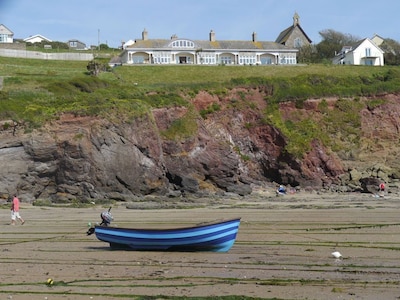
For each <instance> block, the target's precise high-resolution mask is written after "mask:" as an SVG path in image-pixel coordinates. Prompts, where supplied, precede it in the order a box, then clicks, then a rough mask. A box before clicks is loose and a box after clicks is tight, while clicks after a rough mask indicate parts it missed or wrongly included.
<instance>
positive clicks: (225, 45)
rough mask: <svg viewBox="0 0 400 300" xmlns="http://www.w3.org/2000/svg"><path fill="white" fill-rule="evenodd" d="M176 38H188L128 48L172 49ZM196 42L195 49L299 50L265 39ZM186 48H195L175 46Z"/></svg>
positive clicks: (143, 43)
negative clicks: (171, 44) (171, 45)
mask: <svg viewBox="0 0 400 300" xmlns="http://www.w3.org/2000/svg"><path fill="white" fill-rule="evenodd" d="M176 40H188V39H183V38H175V39H148V40H136V42H135V43H134V44H133V45H130V46H128V47H126V49H127V50H132V49H172V47H170V46H169V45H170V43H172V42H173V41H176ZM189 41H192V42H193V43H194V44H195V48H194V49H202V50H224V49H226V50H249V51H251V50H254V51H256V50H281V51H282V50H283V51H284V50H289V51H297V49H292V48H290V47H287V46H285V45H281V44H278V43H275V42H265V41H255V42H253V41H236V40H220V41H219V40H217V41H207V40H189ZM174 49H181V50H182V51H185V50H193V49H190V48H174Z"/></svg>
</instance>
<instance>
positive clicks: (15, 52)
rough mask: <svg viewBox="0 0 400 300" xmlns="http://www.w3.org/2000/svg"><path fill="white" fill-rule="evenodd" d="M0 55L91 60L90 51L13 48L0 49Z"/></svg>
mask: <svg viewBox="0 0 400 300" xmlns="http://www.w3.org/2000/svg"><path fill="white" fill-rule="evenodd" d="M0 56H5V57H15V58H34V59H45V60H87V61H90V60H92V59H93V58H94V57H93V54H92V53H79V52H78V53H70V52H65V53H44V52H37V51H24V50H14V49H0Z"/></svg>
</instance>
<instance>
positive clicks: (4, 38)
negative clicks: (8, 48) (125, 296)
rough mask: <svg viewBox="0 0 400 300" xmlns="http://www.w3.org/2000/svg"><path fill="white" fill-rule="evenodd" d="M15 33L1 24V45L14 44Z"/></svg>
mask: <svg viewBox="0 0 400 300" xmlns="http://www.w3.org/2000/svg"><path fill="white" fill-rule="evenodd" d="M13 42H14V33H13V32H12V31H11V30H10V29H8V28H7V27H6V26H5V25H3V24H0V43H13Z"/></svg>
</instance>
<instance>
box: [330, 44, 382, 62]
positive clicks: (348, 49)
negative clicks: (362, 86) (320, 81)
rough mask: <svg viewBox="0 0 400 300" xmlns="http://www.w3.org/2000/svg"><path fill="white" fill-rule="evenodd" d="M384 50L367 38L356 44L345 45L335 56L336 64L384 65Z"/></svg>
mask: <svg viewBox="0 0 400 300" xmlns="http://www.w3.org/2000/svg"><path fill="white" fill-rule="evenodd" d="M383 53H384V52H383V50H382V49H381V48H379V47H378V46H377V45H376V44H375V43H374V42H373V41H372V40H370V39H368V38H366V39H364V40H361V41H358V42H357V43H356V44H355V45H350V46H345V47H343V48H342V50H341V51H340V52H339V53H338V54H337V55H336V56H335V57H334V58H333V63H334V64H341V65H367V66H383V65H384V59H383Z"/></svg>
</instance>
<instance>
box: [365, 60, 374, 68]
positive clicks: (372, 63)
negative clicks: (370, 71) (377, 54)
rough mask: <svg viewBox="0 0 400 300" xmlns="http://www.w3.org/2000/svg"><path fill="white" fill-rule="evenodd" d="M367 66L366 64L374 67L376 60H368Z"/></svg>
mask: <svg viewBox="0 0 400 300" xmlns="http://www.w3.org/2000/svg"><path fill="white" fill-rule="evenodd" d="M365 64H366V65H367V66H373V65H374V60H372V59H366V60H365Z"/></svg>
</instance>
